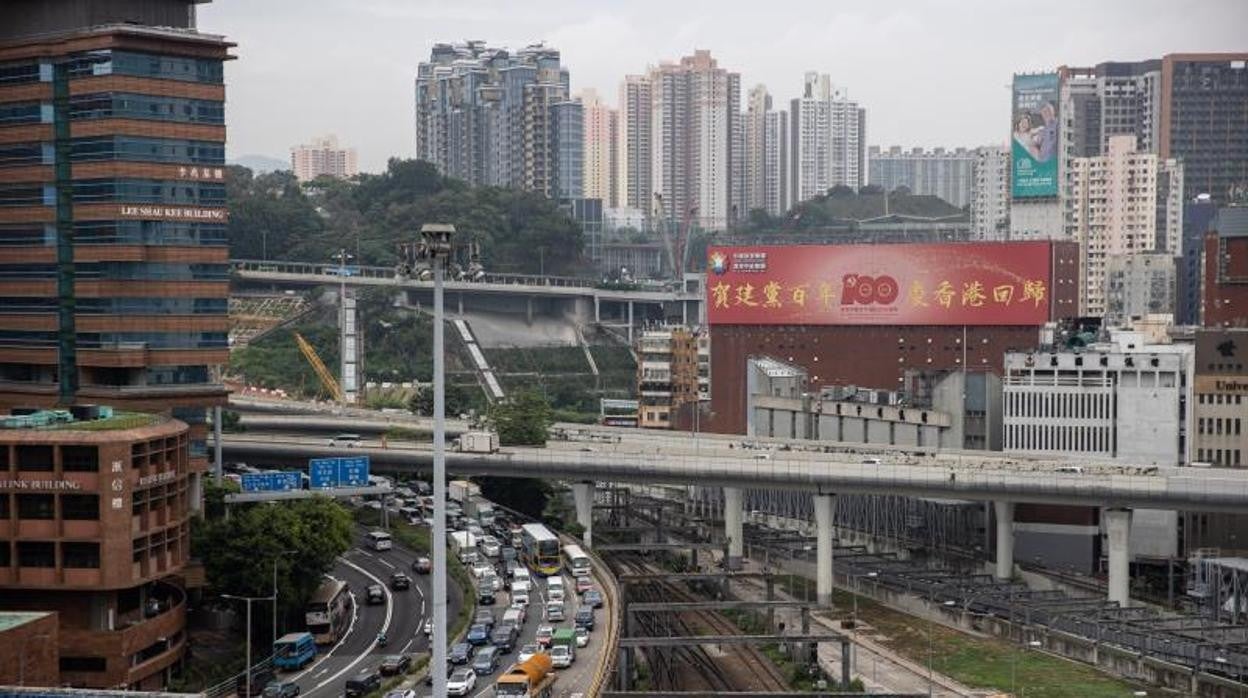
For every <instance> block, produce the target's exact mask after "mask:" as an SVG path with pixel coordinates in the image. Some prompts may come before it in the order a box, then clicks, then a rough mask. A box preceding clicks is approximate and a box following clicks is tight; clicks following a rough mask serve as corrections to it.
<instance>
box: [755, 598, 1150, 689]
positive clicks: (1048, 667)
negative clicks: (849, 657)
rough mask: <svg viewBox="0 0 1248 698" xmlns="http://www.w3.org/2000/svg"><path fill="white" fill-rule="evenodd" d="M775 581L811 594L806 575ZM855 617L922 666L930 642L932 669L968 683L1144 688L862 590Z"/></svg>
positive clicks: (841, 609)
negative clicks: (897, 606) (914, 612)
mask: <svg viewBox="0 0 1248 698" xmlns="http://www.w3.org/2000/svg"><path fill="white" fill-rule="evenodd" d="M777 582H778V584H777V586H778V587H780V588H781V589H783V590H784V591H785V592H787V593H789V594H790V595H792V596H794V597H796V598H803V599H804V598H807V597H806V596H805V592H806V591H809V593H810V597H809V598H812V599H813V598H815V582H814V580H812V579H809V578H807V577H802V576H800V575H794V576H793V577H792V581H790V578H789V577H787V576H785V577H779V578H778V579H777ZM833 603H834V605H835V606H836V609H837V612H838V615H843V614H844V613H845V612H846V611H847V610H848V609H850V608H852V607H853V594H851V593H850V592H847V591H843V590H840V589H837V590H836V591H835V592H834V593H833ZM858 617H859V618H860V619H861V620H862V621H863V622H865V623H867V624H868V625H870V626H871V630H869V631H867V632H868V633H870V634H869V635H868V637H870V638H871V639H873V640H875V641H876V642H879V643H880V644H882V645H884V646H886V647H888V648H889V649H891V650H893V651H894V652H897V653H898V654H900V655H902V656H904V657H906V658H907V659H909V660H911V661H913V662H915V663H916V664H919V665H922V666H927V663H928V654H929V647H930V653H931V662H932V668H933V670H935V671H936V672H937V673H940V674H944V675H945V676H948V677H950V678H952V679H954V680H955V681H958V682H960V683H963V684H965V685H967V686H970V687H971V688H991V689H995V690H998V691H1011V692H1015V693H1016V694H1017V695H1019V696H1020V697H1021V696H1024V695H1026V696H1030V697H1031V698H1067V697H1068V696H1080V697H1081V698H1111V697H1112V698H1119V697H1121V696H1127V695H1131V693H1132V692H1133V691H1136V690H1140V689H1144V688H1147V687H1146V686H1144V685H1142V684H1136V683H1132V682H1130V681H1126V680H1123V679H1118V678H1115V677H1112V676H1109V675H1108V674H1104V673H1102V672H1100V671H1098V670H1096V669H1094V668H1092V667H1090V666H1088V665H1086V664H1081V663H1079V662H1075V661H1069V660H1066V659H1062V658H1060V657H1055V656H1053V655H1050V654H1046V653H1044V652H1039V651H1036V650H1034V649H1026V648H1023V647H1022V646H1019V645H1016V644H1014V643H1012V642H1007V641H1005V640H1000V639H997V638H990V637H978V636H975V635H970V634H967V633H963V632H960V631H957V630H954V629H952V628H949V627H946V626H944V625H941V624H939V623H929V622H928V621H926V620H923V619H921V618H916V617H914V616H910V615H907V614H905V613H902V612H900V611H895V610H893V609H891V608H888V607H885V606H882V605H880V604H878V603H876V602H875V601H873V600H871V599H868V598H866V597H862V596H860V597H858ZM929 633H930V641H929ZM859 669H860V670H861V669H862V667H861V666H860V667H859Z"/></svg>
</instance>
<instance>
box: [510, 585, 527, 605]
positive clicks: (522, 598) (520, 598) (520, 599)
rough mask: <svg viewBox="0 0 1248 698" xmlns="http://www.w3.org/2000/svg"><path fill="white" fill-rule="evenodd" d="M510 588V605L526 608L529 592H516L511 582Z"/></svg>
mask: <svg viewBox="0 0 1248 698" xmlns="http://www.w3.org/2000/svg"><path fill="white" fill-rule="evenodd" d="M512 587H513V588H512V590H511V605H512V606H517V605H519V606H528V605H529V592H527V591H524V590H521V591H516V590H515V588H514V587H515V582H512Z"/></svg>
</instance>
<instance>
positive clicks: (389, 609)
mask: <svg viewBox="0 0 1248 698" xmlns="http://www.w3.org/2000/svg"><path fill="white" fill-rule="evenodd" d="M342 562H343V564H344V565H346V566H348V567H350V568H352V569H354V570H355V571H356V572H359V573H360V574H362V575H364V576H365V577H368V578H369V579H371V580H373V581H374V582H376V583H377V584H378V585H380V586H381V590H382V591H383V592H385V594H386V618H385V620H383V621H382V622H381V632H383V633H384V632H386V631H387V630H389V629H390V619H391V617H392V615H393V614H394V599H393V598H392V597H391V595H390V589H389V588H387V587H386V586H385V585H384V584H382V583H381V580H380V579H378V578H376V577H374V576H373V573H372V572H369V571H368V570H366V569H364V568H363V567H360V566H359V565H357V564H355V563H354V562H351V561H350V560H343V561H342ZM351 598H352V599H354V598H355V594H354V593H353V594H352V595H351ZM355 607H356V609H359V606H358V605H356V606H355ZM351 626H352V627H354V626H355V618H354V617H352V618H351ZM347 632H348V634H349V633H350V632H351V629H350V628H348V629H347ZM344 637H345V636H344ZM334 649H337V647H335V648H334ZM370 649H372V645H371V644H370V645H369V647H368V649H365V650H364V651H363V652H361V653H360V656H358V657H356V658H355V661H353V662H351V663H349V664H347V665H346V666H344V667H343V668H341V669H339V670H338V673H336V674H334V675H333V676H331V677H329V678H328V679H325V680H324V681H322V682H320V683H318V684H317V685H315V686H313V687H312V689H311V690H309V691H308V693H312V692H313V691H317V690H320V689H321V688H324V687H325V686H326V685H328V684H330V683H333V682H334V681H335V680H337V678H338V677H339V676H342V675H343V674H345V673H347V672H348V671H351V670H352V669H354V668H355V665H357V664H359V663H360V662H362V661H364V660H365V659H366V658H367V657H368V651H369V650H370Z"/></svg>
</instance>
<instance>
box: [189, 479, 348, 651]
mask: <svg viewBox="0 0 1248 698" xmlns="http://www.w3.org/2000/svg"><path fill="white" fill-rule="evenodd" d="M211 491H212V488H209V492H211ZM210 496H211V495H210ZM352 526H353V524H352V522H351V516H350V514H348V513H347V511H346V509H344V508H343V507H342V506H340V505H339V504H338V503H336V502H334V501H333V500H332V499H330V498H328V497H314V498H312V499H303V500H298V501H294V502H287V503H282V504H276V505H268V504H254V505H236V506H235V508H234V509H233V510H231V512H230V518H229V519H226V518H224V517H221V518H206V519H204V520H202V521H197V522H196V524H195V528H194V530H193V532H192V537H191V549H192V554H193V555H195V556H196V557H199V558H200V559H202V560H203V561H204V569H205V572H206V574H207V578H208V585H209V586H210V587H211V588H212V590H213V591H214V592H216V593H217V594H236V595H242V596H267V595H269V594H271V593H272V585H273V565H274V563H275V562H276V565H277V589H278V613H279V615H280V616H282V617H283V618H286V619H288V620H290V619H296V618H298V617H299V616H300V615H301V613H302V610H303V607H304V606H305V605H306V604H307V600H308V598H309V597H310V596H311V595H312V592H313V591H315V590H316V588H317V586H319V585H320V583H321V578H322V576H323V575H324V574H325V573H326V572H328V571H329V570H330V568H332V567H333V565H334V561H335V560H337V559H338V556H340V555H342V554H343V553H344V552H346V551H347V549H348V548H350V547H351V538H352ZM288 551H289V552H288ZM265 627H267V624H256V625H255V629H256V630H257V631H260V630H261V629H262V628H265Z"/></svg>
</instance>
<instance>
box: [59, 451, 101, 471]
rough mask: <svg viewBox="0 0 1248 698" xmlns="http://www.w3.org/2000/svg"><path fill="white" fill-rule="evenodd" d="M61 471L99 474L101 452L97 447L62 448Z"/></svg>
mask: <svg viewBox="0 0 1248 698" xmlns="http://www.w3.org/2000/svg"><path fill="white" fill-rule="evenodd" d="M61 469H62V470H64V471H65V472H67V473H98V472H99V471H100V450H99V448H97V447H95V446H62V447H61Z"/></svg>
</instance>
